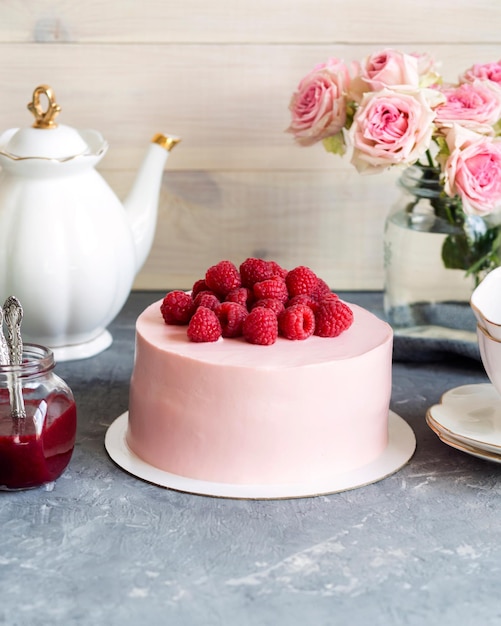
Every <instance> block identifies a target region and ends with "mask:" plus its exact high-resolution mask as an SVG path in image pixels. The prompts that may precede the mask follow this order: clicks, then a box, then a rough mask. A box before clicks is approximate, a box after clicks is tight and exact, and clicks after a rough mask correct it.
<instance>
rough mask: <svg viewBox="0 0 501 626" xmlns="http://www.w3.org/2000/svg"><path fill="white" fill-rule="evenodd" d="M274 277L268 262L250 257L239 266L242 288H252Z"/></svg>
mask: <svg viewBox="0 0 501 626" xmlns="http://www.w3.org/2000/svg"><path fill="white" fill-rule="evenodd" d="M273 275H274V271H273V266H272V265H270V262H269V261H264V260H263V259H255V258H253V257H250V258H248V259H246V260H245V261H244V262H243V263H242V264H241V265H240V276H241V278H242V286H243V287H250V288H252V287H253V286H254V284H255V283H259V282H261V281H262V280H268V278H272V277H273Z"/></svg>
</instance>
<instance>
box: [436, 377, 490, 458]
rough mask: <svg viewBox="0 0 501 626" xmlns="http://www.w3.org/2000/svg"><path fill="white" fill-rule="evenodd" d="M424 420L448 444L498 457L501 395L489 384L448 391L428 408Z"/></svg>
mask: <svg viewBox="0 0 501 626" xmlns="http://www.w3.org/2000/svg"><path fill="white" fill-rule="evenodd" d="M426 420H427V423H428V425H429V426H430V427H431V428H432V430H434V431H435V432H437V430H438V431H439V432H440V434H441V435H443V436H444V437H445V438H446V439H448V441H454V442H456V443H458V444H461V445H463V446H465V447H469V448H471V449H474V450H482V451H484V452H487V453H490V454H495V455H497V454H499V455H501V396H500V395H499V393H498V392H497V391H496V389H495V388H494V386H493V385H491V384H487V383H485V384H484V383H483V384H474V385H462V386H461V387H456V388H454V389H451V390H450V391H447V392H446V393H444V395H443V396H442V398H441V400H440V403H439V404H435V405H433V406H432V407H430V408H429V409H428V412H427V415H426ZM437 434H438V433H437ZM441 438H442V437H441Z"/></svg>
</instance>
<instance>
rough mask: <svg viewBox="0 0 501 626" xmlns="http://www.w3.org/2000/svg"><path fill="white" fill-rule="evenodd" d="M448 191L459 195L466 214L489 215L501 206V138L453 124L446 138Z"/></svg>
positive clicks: (450, 194) (446, 189)
mask: <svg viewBox="0 0 501 626" xmlns="http://www.w3.org/2000/svg"><path fill="white" fill-rule="evenodd" d="M446 141H447V145H448V147H449V150H450V156H449V157H448V158H447V160H446V161H445V165H444V173H445V185H444V189H445V192H446V193H447V194H448V195H449V196H451V197H453V196H455V195H459V197H460V198H461V200H462V203H463V210H464V212H465V213H466V214H467V215H487V214H489V213H492V212H493V211H495V210H496V209H499V208H500V207H501V141H496V140H494V139H492V137H485V136H484V135H479V134H477V133H474V132H471V131H469V130H467V129H465V128H463V127H461V126H459V125H454V126H453V127H452V129H451V130H450V131H449V132H448V134H447V137H446Z"/></svg>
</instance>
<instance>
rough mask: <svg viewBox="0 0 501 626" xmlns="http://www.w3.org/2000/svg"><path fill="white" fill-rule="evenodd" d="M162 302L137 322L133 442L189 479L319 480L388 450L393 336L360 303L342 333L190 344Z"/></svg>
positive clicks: (145, 456)
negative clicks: (260, 341) (164, 315)
mask: <svg viewBox="0 0 501 626" xmlns="http://www.w3.org/2000/svg"><path fill="white" fill-rule="evenodd" d="M160 305H161V302H157V303H155V304H152V305H151V306H149V307H148V308H147V309H146V310H145V311H144V312H143V313H142V314H141V315H140V316H139V318H138V320H137V324H136V356H135V363H134V370H133V375H132V379H131V387H130V402H129V423H128V430H127V436H126V439H127V443H128V446H129V448H130V449H131V450H132V451H133V452H134V453H135V454H136V455H137V456H138V457H139V458H140V459H142V460H143V461H145V462H146V463H148V464H150V465H153V466H155V467H157V468H160V469H161V470H164V471H167V472H170V473H172V474H176V475H180V476H183V477H187V478H191V479H197V480H202V481H211V482H217V483H231V484H245V485H275V484H276V485H281V484H295V483H303V484H312V485H314V484H315V482H316V481H318V480H325V479H326V477H329V476H337V475H340V474H343V473H345V472H350V471H352V470H355V469H357V468H360V467H362V466H364V465H366V464H368V463H370V462H371V461H373V460H375V459H377V458H378V457H379V456H380V455H381V454H382V453H383V451H384V450H385V447H386V445H387V442H388V414H389V401H390V394H391V363H392V361H391V359H392V340H393V334H392V330H391V328H390V326H388V324H386V323H385V322H383V321H381V320H380V319H378V318H377V317H376V316H374V315H373V314H371V313H369V312H368V311H366V310H365V309H363V308H361V307H359V306H356V305H351V304H350V307H351V309H352V310H353V314H354V317H353V324H352V325H351V327H350V328H349V329H348V330H346V331H345V332H343V333H342V334H341V335H340V336H338V337H335V338H325V337H317V336H312V337H310V338H308V339H307V340H305V341H289V340H287V339H284V338H283V337H278V339H277V341H276V342H275V343H274V344H273V345H269V346H260V345H252V344H249V343H247V342H246V341H245V340H244V339H243V338H237V339H223V338H220V339H218V340H217V341H216V342H214V343H194V342H192V341H190V340H189V339H188V337H187V334H186V327H185V326H184V327H183V326H169V325H166V324H165V323H164V321H163V319H162V315H161V313H160Z"/></svg>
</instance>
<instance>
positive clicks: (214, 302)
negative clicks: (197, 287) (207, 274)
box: [193, 291, 221, 311]
mask: <svg viewBox="0 0 501 626" xmlns="http://www.w3.org/2000/svg"><path fill="white" fill-rule="evenodd" d="M193 302H194V303H195V306H196V307H197V308H198V307H199V306H205V307H207V308H208V309H210V310H211V311H216V309H217V308H218V307H219V305H220V304H221V302H220V301H219V298H218V297H217V296H216V294H215V293H214V292H212V291H200V292H199V293H198V294H197V296H196V298H195V299H194V300H193Z"/></svg>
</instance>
